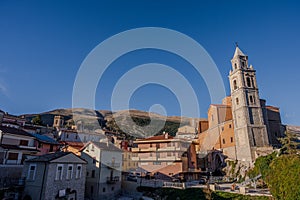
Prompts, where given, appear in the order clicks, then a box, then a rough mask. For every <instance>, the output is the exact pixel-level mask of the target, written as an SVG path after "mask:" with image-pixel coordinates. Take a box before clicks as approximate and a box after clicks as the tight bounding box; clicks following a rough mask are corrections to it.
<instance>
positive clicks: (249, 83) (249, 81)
mask: <svg viewBox="0 0 300 200" xmlns="http://www.w3.org/2000/svg"><path fill="white" fill-rule="evenodd" d="M246 81H247V87H251V79H250V77H247V78H246Z"/></svg>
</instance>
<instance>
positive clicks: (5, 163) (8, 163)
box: [0, 159, 23, 165]
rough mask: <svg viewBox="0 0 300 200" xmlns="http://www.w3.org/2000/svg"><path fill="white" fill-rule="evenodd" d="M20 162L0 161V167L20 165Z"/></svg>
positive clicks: (19, 160)
mask: <svg viewBox="0 0 300 200" xmlns="http://www.w3.org/2000/svg"><path fill="white" fill-rule="evenodd" d="M22 164H23V163H22V160H21V159H18V160H5V159H0V165H22Z"/></svg>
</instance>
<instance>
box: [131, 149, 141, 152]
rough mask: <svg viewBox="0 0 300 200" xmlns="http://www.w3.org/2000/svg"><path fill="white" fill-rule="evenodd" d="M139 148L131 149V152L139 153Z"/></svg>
mask: <svg viewBox="0 0 300 200" xmlns="http://www.w3.org/2000/svg"><path fill="white" fill-rule="evenodd" d="M139 150H140V148H131V151H132V152H139Z"/></svg>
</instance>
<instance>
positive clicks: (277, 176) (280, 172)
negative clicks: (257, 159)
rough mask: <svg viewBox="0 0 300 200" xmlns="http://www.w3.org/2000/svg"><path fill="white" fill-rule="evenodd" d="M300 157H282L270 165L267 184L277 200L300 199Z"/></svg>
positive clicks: (293, 155)
mask: <svg viewBox="0 0 300 200" xmlns="http://www.w3.org/2000/svg"><path fill="white" fill-rule="evenodd" d="M299 180H300V156H299V155H295V154H292V155H281V156H279V157H277V158H275V159H274V160H273V161H272V163H271V164H270V169H269V170H268V172H267V175H266V182H267V184H268V186H269V188H270V191H271V194H272V195H273V196H274V197H275V199H279V200H281V199H284V200H294V199H299V197H300V182H299Z"/></svg>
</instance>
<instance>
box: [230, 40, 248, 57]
mask: <svg viewBox="0 0 300 200" xmlns="http://www.w3.org/2000/svg"><path fill="white" fill-rule="evenodd" d="M237 56H246V55H245V54H244V53H243V52H242V50H241V49H240V48H239V45H238V43H237V42H236V43H235V52H234V55H233V58H235V57H237Z"/></svg>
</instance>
